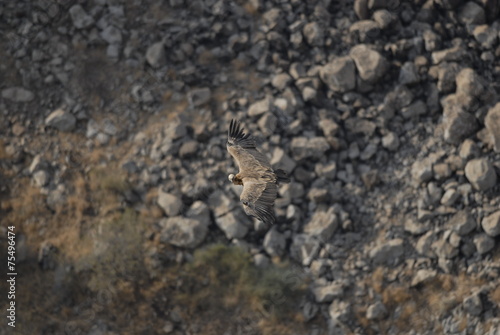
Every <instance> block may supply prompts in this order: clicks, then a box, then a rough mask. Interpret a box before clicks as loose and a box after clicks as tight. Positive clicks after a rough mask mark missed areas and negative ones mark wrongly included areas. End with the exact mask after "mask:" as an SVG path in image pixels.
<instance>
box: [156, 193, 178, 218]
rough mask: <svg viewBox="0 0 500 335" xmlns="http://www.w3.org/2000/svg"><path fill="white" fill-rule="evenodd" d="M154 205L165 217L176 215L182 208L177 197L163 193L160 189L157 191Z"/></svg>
mask: <svg viewBox="0 0 500 335" xmlns="http://www.w3.org/2000/svg"><path fill="white" fill-rule="evenodd" d="M156 203H157V204H158V206H160V208H161V209H162V210H163V212H164V213H165V214H166V215H167V216H176V215H178V214H179V213H180V212H181V211H182V208H183V206H184V204H183V202H182V200H181V199H180V198H179V197H178V196H176V195H174V194H172V193H167V192H164V191H163V189H161V188H160V190H159V191H158V199H157V200H156Z"/></svg>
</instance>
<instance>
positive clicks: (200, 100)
mask: <svg viewBox="0 0 500 335" xmlns="http://www.w3.org/2000/svg"><path fill="white" fill-rule="evenodd" d="M187 98H188V101H189V104H190V105H191V106H193V107H199V106H203V105H204V104H206V103H208V102H209V101H210V99H211V98H212V92H211V91H210V88H208V87H203V88H195V89H192V90H190V91H189V92H188V94H187Z"/></svg>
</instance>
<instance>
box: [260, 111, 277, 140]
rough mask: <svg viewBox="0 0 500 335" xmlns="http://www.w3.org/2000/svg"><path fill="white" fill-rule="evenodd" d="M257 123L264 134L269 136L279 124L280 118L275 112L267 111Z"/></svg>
mask: <svg viewBox="0 0 500 335" xmlns="http://www.w3.org/2000/svg"><path fill="white" fill-rule="evenodd" d="M257 125H258V126H259V129H260V130H261V131H262V133H263V134H264V135H266V136H269V135H272V134H274V131H275V130H276V127H277V125H278V118H277V117H276V116H275V115H274V114H273V113H270V112H266V113H264V115H262V117H261V118H260V119H259V121H257Z"/></svg>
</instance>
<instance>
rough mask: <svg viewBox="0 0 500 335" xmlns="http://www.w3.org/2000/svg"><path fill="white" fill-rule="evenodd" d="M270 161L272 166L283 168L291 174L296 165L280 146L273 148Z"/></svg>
mask: <svg viewBox="0 0 500 335" xmlns="http://www.w3.org/2000/svg"><path fill="white" fill-rule="evenodd" d="M270 163H271V165H272V166H273V167H274V168H276V169H283V170H284V171H286V172H287V173H288V174H291V173H292V171H293V170H294V169H295V167H296V166H297V163H295V161H294V160H293V159H292V158H290V156H288V155H287V154H286V152H285V151H284V150H283V149H281V148H280V147H275V148H274V150H273V155H272V158H271V161H270Z"/></svg>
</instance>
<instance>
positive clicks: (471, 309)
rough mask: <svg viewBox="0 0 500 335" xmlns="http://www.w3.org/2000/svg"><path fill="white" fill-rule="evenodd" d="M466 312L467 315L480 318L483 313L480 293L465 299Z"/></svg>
mask: <svg viewBox="0 0 500 335" xmlns="http://www.w3.org/2000/svg"><path fill="white" fill-rule="evenodd" d="M463 306H464V310H465V312H466V313H467V314H469V315H473V316H479V315H481V313H482V312H483V303H482V301H481V296H480V295H479V293H475V294H472V295H470V296H468V297H466V298H465V299H464V302H463Z"/></svg>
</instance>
